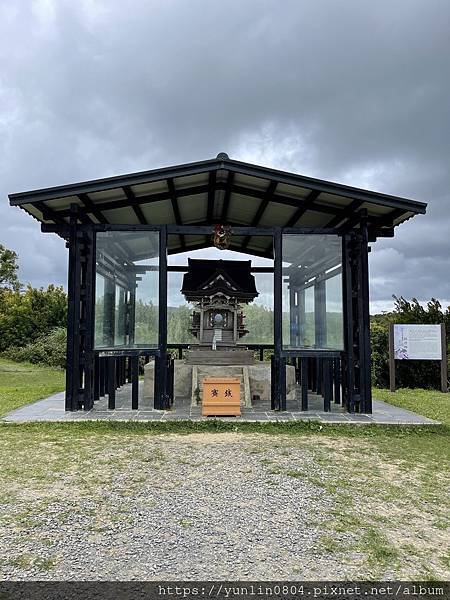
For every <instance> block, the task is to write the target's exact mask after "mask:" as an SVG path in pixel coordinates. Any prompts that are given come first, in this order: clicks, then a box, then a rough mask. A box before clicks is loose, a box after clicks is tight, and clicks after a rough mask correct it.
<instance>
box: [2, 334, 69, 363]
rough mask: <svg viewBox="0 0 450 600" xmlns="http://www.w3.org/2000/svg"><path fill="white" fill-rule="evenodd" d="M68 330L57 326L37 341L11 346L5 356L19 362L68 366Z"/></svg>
mask: <svg viewBox="0 0 450 600" xmlns="http://www.w3.org/2000/svg"><path fill="white" fill-rule="evenodd" d="M66 342H67V332H66V329H65V328H64V327H55V328H54V329H52V330H51V331H50V332H49V333H43V334H41V335H40V336H39V337H38V338H37V339H36V340H35V341H33V342H30V343H29V344H27V345H26V346H23V347H18V346H15V347H11V348H9V349H8V350H6V351H5V352H4V353H3V356H5V357H6V358H10V359H11V360H15V361H18V362H30V363H34V364H41V365H47V366H49V367H61V368H65V366H66Z"/></svg>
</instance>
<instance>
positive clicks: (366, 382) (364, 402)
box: [358, 215, 372, 413]
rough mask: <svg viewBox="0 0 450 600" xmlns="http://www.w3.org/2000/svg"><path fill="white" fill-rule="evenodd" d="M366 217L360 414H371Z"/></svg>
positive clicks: (360, 306)
mask: <svg viewBox="0 0 450 600" xmlns="http://www.w3.org/2000/svg"><path fill="white" fill-rule="evenodd" d="M368 239H369V238H368V232H367V215H363V216H362V217H361V240H360V243H359V253H358V254H359V256H358V317H359V339H358V342H359V363H360V368H359V377H360V381H359V386H360V401H361V408H360V410H361V412H363V413H371V412H372V385H371V383H372V382H371V372H370V312H369V260H368V253H369V244H368Z"/></svg>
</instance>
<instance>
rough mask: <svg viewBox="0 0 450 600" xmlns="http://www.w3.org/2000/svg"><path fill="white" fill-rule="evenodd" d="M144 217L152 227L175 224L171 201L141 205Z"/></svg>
mask: <svg viewBox="0 0 450 600" xmlns="http://www.w3.org/2000/svg"><path fill="white" fill-rule="evenodd" d="M141 209H142V212H143V213H144V217H145V218H146V219H147V221H148V222H149V223H150V224H151V225H165V224H169V223H170V224H174V223H175V219H174V216H173V210H172V204H171V203H170V200H161V201H160V202H151V203H150V204H142V205H141Z"/></svg>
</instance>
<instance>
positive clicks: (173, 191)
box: [167, 177, 186, 248]
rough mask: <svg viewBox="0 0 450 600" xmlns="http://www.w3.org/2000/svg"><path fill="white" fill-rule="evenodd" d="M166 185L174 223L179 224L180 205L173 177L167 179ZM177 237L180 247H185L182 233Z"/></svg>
mask: <svg viewBox="0 0 450 600" xmlns="http://www.w3.org/2000/svg"><path fill="white" fill-rule="evenodd" d="M167 187H168V188H169V194H170V202H171V203H172V210H173V216H174V218H175V223H176V224H177V225H181V214H180V206H179V204H178V198H177V191H176V189H175V183H174V181H173V177H169V178H168V179H167ZM179 238H180V246H181V248H185V247H186V242H185V240H184V235H180V236H179Z"/></svg>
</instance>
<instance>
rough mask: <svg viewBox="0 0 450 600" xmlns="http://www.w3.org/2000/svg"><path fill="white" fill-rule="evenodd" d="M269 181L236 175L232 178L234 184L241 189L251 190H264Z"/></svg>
mask: <svg viewBox="0 0 450 600" xmlns="http://www.w3.org/2000/svg"><path fill="white" fill-rule="evenodd" d="M269 183H270V180H269V179H263V178H260V177H251V176H249V175H241V174H240V173H236V175H235V176H234V184H235V185H240V186H243V187H249V188H253V189H255V190H266V189H267V188H268V187H269Z"/></svg>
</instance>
